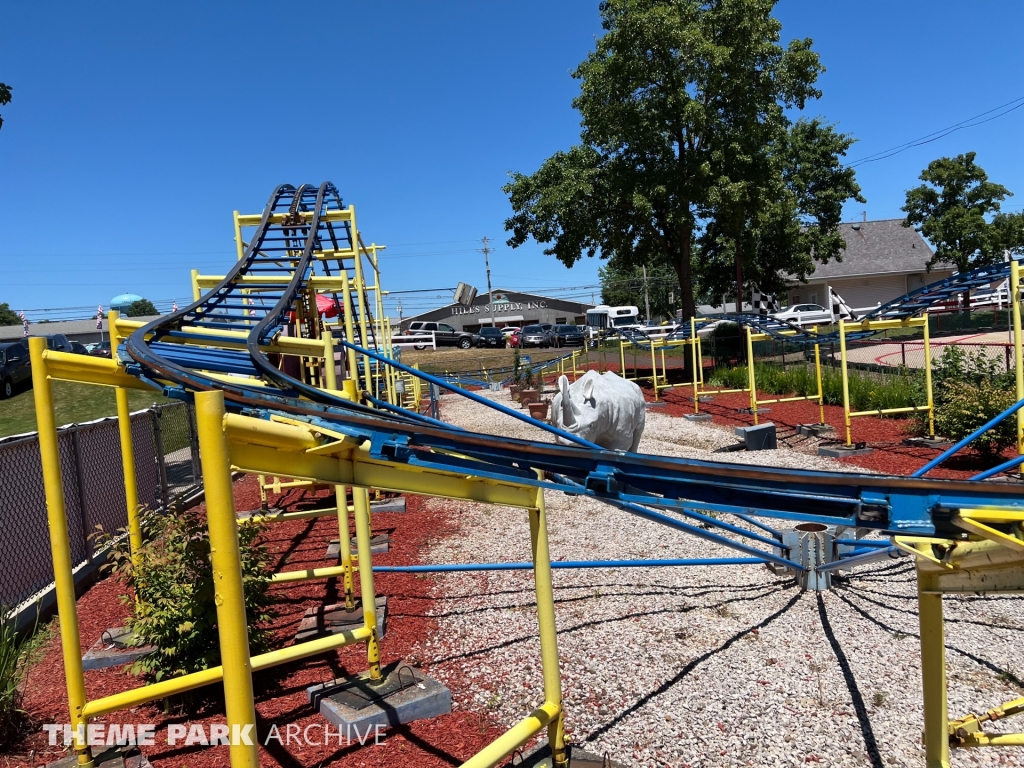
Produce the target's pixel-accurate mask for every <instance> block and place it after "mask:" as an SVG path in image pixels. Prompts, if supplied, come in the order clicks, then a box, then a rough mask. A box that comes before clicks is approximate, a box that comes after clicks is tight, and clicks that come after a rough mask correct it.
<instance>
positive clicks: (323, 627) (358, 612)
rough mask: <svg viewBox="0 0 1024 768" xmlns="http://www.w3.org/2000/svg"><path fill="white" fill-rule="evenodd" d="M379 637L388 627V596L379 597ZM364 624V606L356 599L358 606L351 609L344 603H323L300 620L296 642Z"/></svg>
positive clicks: (334, 633) (307, 612)
mask: <svg viewBox="0 0 1024 768" xmlns="http://www.w3.org/2000/svg"><path fill="white" fill-rule="evenodd" d="M376 602H377V637H378V639H379V638H382V637H384V632H385V630H386V629H387V621H386V616H387V608H388V599H387V598H386V597H378V598H377V601H376ZM361 626H363V607H362V606H361V605H360V604H359V601H358V600H356V607H355V609H353V610H351V611H346V610H345V604H344V603H338V604H337V605H323V606H320V607H319V608H310V609H309V610H308V611H306V613H305V614H304V615H303V617H302V621H301V622H299V628H298V629H297V630H295V642H296V643H302V642H305V641H306V640H314V639H316V638H318V637H327V636H328V635H337V634H339V633H341V632H345V631H352V630H354V629H359V627H361Z"/></svg>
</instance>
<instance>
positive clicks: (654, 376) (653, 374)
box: [651, 340, 658, 402]
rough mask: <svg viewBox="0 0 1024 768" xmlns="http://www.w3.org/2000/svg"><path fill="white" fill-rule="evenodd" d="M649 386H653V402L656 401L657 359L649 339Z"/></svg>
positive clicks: (652, 343) (652, 342)
mask: <svg viewBox="0 0 1024 768" xmlns="http://www.w3.org/2000/svg"><path fill="white" fill-rule="evenodd" d="M651 386H652V387H653V388H654V402H658V359H657V357H656V353H655V351H654V341H653V340H652V341H651Z"/></svg>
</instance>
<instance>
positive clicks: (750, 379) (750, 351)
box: [747, 326, 760, 424]
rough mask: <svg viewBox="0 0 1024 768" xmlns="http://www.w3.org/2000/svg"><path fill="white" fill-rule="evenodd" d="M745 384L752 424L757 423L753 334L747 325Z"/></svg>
mask: <svg viewBox="0 0 1024 768" xmlns="http://www.w3.org/2000/svg"><path fill="white" fill-rule="evenodd" d="M747 385H748V386H749V387H750V411H751V413H753V414H754V424H759V423H760V421H759V419H758V416H757V381H756V380H755V378H754V334H753V332H752V331H751V330H750V327H749V326H747Z"/></svg>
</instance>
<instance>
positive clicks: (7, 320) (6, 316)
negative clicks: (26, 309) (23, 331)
mask: <svg viewBox="0 0 1024 768" xmlns="http://www.w3.org/2000/svg"><path fill="white" fill-rule="evenodd" d="M0 325H21V318H20V317H18V313H17V312H15V311H14V310H13V309H11V308H10V306H9V305H8V304H7V302H6V301H5V302H4V303H3V304H0Z"/></svg>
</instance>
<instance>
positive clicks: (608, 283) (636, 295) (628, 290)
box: [597, 258, 679, 320]
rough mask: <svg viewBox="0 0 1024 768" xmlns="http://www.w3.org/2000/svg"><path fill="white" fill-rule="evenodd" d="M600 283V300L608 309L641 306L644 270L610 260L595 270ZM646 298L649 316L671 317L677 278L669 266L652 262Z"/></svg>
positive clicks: (648, 273) (676, 292)
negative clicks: (649, 306) (649, 310)
mask: <svg viewBox="0 0 1024 768" xmlns="http://www.w3.org/2000/svg"><path fill="white" fill-rule="evenodd" d="M597 274H598V276H599V278H600V280H601V301H602V302H604V303H605V304H609V305H611V306H623V305H626V306H635V307H639V308H640V311H641V312H644V311H645V306H644V273H643V268H642V267H638V266H636V265H633V264H623V263H622V262H621V261H619V260H618V259H614V258H613V259H610V260H609V261H608V263H607V264H605V265H604V266H603V267H601V268H600V269H598V271H597ZM647 296H648V299H649V301H650V305H651V317H648V318H647V319H648V320H650V319H651V318H652V317H663V316H667V317H671V316H673V315H674V314H675V308H676V307H677V306H678V304H679V279H678V278H677V277H676V273H675V270H674V269H672V266H671V265H670V264H666V263H664V262H661V263H654V264H651V265H650V266H648V267H647Z"/></svg>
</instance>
